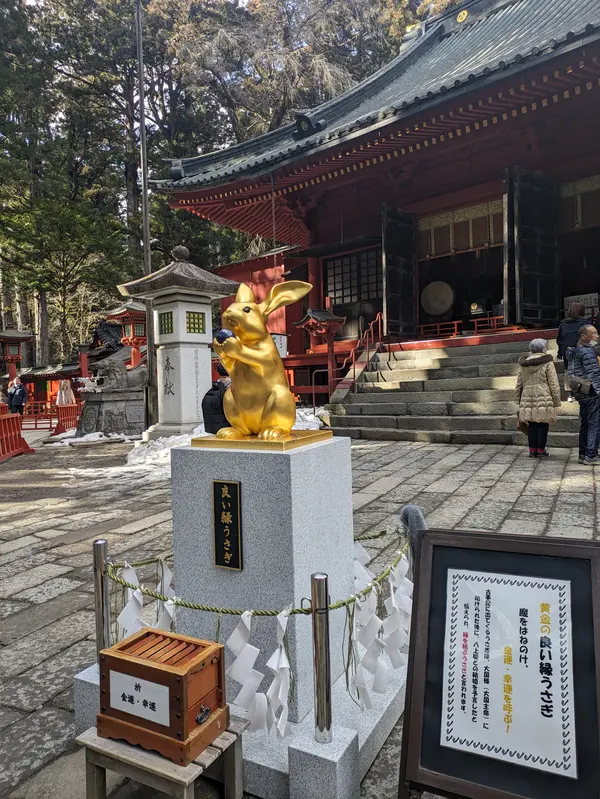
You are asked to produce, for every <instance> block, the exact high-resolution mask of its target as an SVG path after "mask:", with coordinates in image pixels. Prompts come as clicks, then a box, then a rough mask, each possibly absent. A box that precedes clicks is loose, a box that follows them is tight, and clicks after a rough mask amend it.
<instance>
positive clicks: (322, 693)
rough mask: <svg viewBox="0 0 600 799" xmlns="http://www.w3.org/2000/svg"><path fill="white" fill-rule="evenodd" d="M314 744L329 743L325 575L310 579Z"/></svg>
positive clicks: (328, 672)
mask: <svg viewBox="0 0 600 799" xmlns="http://www.w3.org/2000/svg"><path fill="white" fill-rule="evenodd" d="M311 601H312V622H313V659H314V680H315V740H316V741H317V742H318V743H321V744H328V743H331V741H332V740H333V733H332V730H331V655H330V652H329V588H328V580H327V575H326V574H313V575H312V576H311Z"/></svg>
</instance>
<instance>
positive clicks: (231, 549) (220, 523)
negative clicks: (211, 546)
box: [213, 480, 244, 572]
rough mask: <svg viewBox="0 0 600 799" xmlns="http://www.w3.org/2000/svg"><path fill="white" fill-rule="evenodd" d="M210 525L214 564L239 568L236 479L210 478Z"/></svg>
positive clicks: (239, 508)
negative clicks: (211, 515) (211, 507)
mask: <svg viewBox="0 0 600 799" xmlns="http://www.w3.org/2000/svg"><path fill="white" fill-rule="evenodd" d="M213 526H214V534H215V566H217V567H218V568H220V569H231V570H232V571H238V572H241V571H242V570H243V568H244V560H243V557H244V553H243V545H242V497H241V486H240V484H239V483H237V482H232V481H225V480H213Z"/></svg>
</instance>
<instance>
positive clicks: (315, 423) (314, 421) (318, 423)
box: [292, 407, 326, 430]
mask: <svg viewBox="0 0 600 799" xmlns="http://www.w3.org/2000/svg"><path fill="white" fill-rule="evenodd" d="M325 413H326V411H325V408H322V407H319V408H316V409H315V413H313V412H312V408H298V409H297V410H296V424H295V425H294V427H293V428H292V429H293V430H320V429H321V428H322V427H323V421H322V419H321V417H322V416H323V415H324V414H325Z"/></svg>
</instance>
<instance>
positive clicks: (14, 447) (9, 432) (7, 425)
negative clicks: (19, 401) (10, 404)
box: [0, 413, 35, 463]
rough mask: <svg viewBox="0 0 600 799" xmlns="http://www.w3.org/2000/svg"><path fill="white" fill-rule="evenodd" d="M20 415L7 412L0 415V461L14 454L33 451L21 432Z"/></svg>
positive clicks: (24, 453)
mask: <svg viewBox="0 0 600 799" xmlns="http://www.w3.org/2000/svg"><path fill="white" fill-rule="evenodd" d="M22 418H23V417H22V416H21V415H20V414H18V413H7V414H3V415H1V416H0V463H2V461H7V460H8V459H9V458H13V457H14V456H15V455H26V454H28V453H29V454H31V453H34V452H35V450H33V449H31V447H30V446H29V444H28V443H27V442H26V441H25V439H24V438H23V436H22V433H21V423H22Z"/></svg>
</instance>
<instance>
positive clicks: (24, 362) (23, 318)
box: [15, 284, 33, 367]
mask: <svg viewBox="0 0 600 799" xmlns="http://www.w3.org/2000/svg"><path fill="white" fill-rule="evenodd" d="M15 310H16V313H17V327H18V328H19V330H24V331H29V330H31V315H30V313H29V304H28V302H27V294H26V291H25V289H24V288H23V287H22V286H19V284H17V286H16V289H15ZM21 356H22V357H21V366H23V367H27V366H32V365H33V342H31V341H24V342H23V343H22V344H21Z"/></svg>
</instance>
